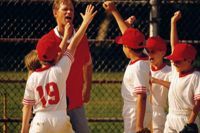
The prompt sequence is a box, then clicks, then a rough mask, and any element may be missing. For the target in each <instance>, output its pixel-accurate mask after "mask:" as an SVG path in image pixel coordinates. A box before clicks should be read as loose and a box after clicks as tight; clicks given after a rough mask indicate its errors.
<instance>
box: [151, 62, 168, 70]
mask: <svg viewBox="0 0 200 133" xmlns="http://www.w3.org/2000/svg"><path fill="white" fill-rule="evenodd" d="M164 64H165V63H164V62H163V60H162V61H159V62H157V63H155V64H151V68H153V69H154V70H158V69H160V68H162V67H163V65H164Z"/></svg>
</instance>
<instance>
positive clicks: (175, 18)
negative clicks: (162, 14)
mask: <svg viewBox="0 0 200 133" xmlns="http://www.w3.org/2000/svg"><path fill="white" fill-rule="evenodd" d="M180 19H181V12H180V11H176V12H175V13H174V16H173V17H172V18H171V22H174V23H176V22H177V21H178V20H180Z"/></svg>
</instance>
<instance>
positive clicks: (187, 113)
mask: <svg viewBox="0 0 200 133" xmlns="http://www.w3.org/2000/svg"><path fill="white" fill-rule="evenodd" d="M180 18H181V13H180V11H177V12H175V14H174V16H173V17H172V18H171V33H170V34H171V35H170V42H171V51H172V53H171V55H169V56H167V57H166V58H167V59H169V60H171V62H172V63H171V64H172V80H171V84H170V88H169V93H168V103H169V113H168V115H167V121H166V123H165V129H164V133H177V132H181V133H198V132H199V131H200V127H199V126H200V125H199V124H198V126H197V123H199V122H200V120H199V118H198V117H197V114H198V112H199V110H200V82H199V81H200V72H198V71H195V69H194V68H193V66H192V63H193V61H194V60H195V56H196V53H197V51H196V49H195V48H194V47H193V46H192V45H190V44H183V43H179V42H178V35H177V29H176V23H177V21H178V20H179V19H180Z"/></svg>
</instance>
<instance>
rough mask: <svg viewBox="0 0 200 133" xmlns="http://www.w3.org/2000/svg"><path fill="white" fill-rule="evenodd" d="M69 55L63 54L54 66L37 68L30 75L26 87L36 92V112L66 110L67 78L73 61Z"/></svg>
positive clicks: (34, 107) (34, 106)
mask: <svg viewBox="0 0 200 133" xmlns="http://www.w3.org/2000/svg"><path fill="white" fill-rule="evenodd" d="M67 57H68V56H63V58H61V60H60V61H59V62H58V63H57V64H56V65H54V66H46V67H44V68H41V69H37V70H36V71H35V72H33V73H32V74H31V76H30V77H29V79H28V81H27V86H26V88H28V89H29V91H33V93H30V94H34V96H31V97H33V98H34V100H35V104H34V105H33V109H34V110H33V111H34V113H35V112H38V111H56V110H66V78H67V76H68V73H69V70H70V66H71V63H72V61H71V59H70V58H67ZM66 60H67V61H66Z"/></svg>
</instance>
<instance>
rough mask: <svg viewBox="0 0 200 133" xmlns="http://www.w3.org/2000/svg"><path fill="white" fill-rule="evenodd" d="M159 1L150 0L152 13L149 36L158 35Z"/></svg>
mask: <svg viewBox="0 0 200 133" xmlns="http://www.w3.org/2000/svg"><path fill="white" fill-rule="evenodd" d="M158 1H159V0H150V5H151V11H150V18H149V19H150V24H149V36H150V37H152V36H157V35H158Z"/></svg>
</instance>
